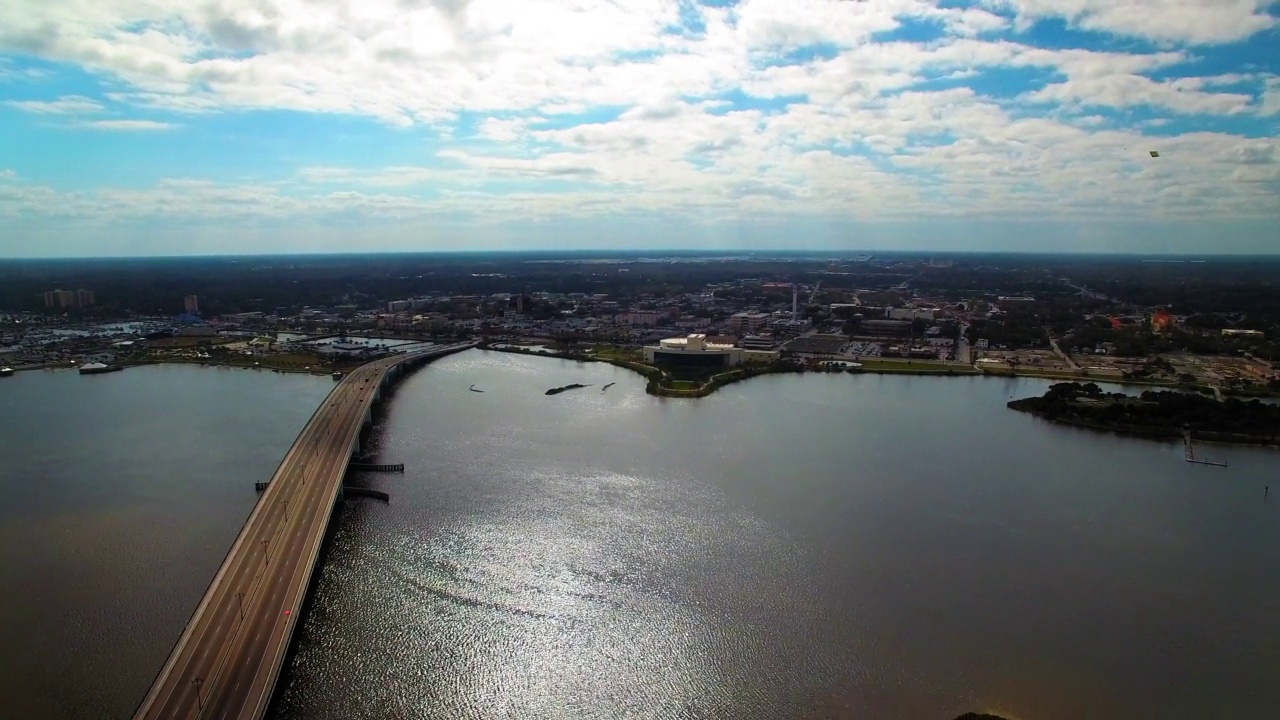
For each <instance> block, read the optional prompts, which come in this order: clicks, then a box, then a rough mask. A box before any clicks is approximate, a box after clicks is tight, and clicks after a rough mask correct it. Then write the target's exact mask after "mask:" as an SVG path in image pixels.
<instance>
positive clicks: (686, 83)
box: [0, 0, 1280, 257]
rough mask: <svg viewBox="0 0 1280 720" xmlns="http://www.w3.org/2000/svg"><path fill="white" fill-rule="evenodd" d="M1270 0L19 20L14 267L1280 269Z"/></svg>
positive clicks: (109, 15) (820, 2)
mask: <svg viewBox="0 0 1280 720" xmlns="http://www.w3.org/2000/svg"><path fill="white" fill-rule="evenodd" d="M1278 12H1280V6H1278V5H1277V4H1276V3H1274V2H1271V1H1270V0H1239V1H1237V2H1225V1H1221V0H1201V1H1199V2H1168V1H1166V0H1142V1H1138V0H1134V1H1133V2H1129V3H1125V4H1124V5H1123V6H1120V5H1117V4H1116V3H1113V2H1107V1H1105V0H985V1H983V2H972V3H960V2H945V1H941V2H933V1H924V0H867V1H866V2H834V1H831V0H791V1H790V2H781V1H778V0H742V2H728V1H719V0H717V1H716V2H712V1H711V0H704V2H692V1H684V2H659V1H658V0H636V1H635V2H607V1H605V0H581V1H580V2H576V3H563V2H552V1H550V0H548V1H547V2H522V3H518V4H515V3H505V2H498V1H497V0H493V1H486V0H471V1H469V0H398V1H392V0H387V1H386V2H359V3H356V2H340V1H338V0H333V1H331V2H322V3H311V4H306V5H304V4H303V3H298V2H271V3H265V4H264V3H256V2H248V1H247V0H244V1H241V0H228V1H225V2H217V3H207V4H203V5H199V6H196V5H193V6H190V7H187V6H185V5H184V6H181V7H176V6H175V7H166V6H164V5H163V4H158V3H149V2H136V1H134V0H104V1H102V2H93V3H90V2H66V3H59V4H58V5H57V6H48V5H47V4H43V3H38V2H23V1H19V2H15V3H9V4H6V5H4V6H3V7H0V222H4V223H5V225H6V226H7V227H8V228H9V231H8V232H6V233H5V234H4V235H3V236H2V237H0V257H85V256H113V255H187V254H191V255H216V254H246V253H298V252H348V253H350V252H366V251H370V252H404V251H458V250H545V249H565V250H578V249H599V250H654V251H657V250H662V249H670V248H682V249H693V250H737V249H743V250H775V249H795V250H801V249H812V250H841V249H847V250H855V249H859V250H870V251H876V250H881V251H884V250H907V251H916V250H918V251H938V252H949V251H1024V252H1044V251H1055V252H1056V251H1069V252H1134V253H1157V254H1187V253H1195V254H1218V253H1225V254H1233V253H1243V254H1270V253H1275V252H1280V247H1278V246H1277V238H1276V236H1275V230H1274V228H1275V227H1276V225H1277V221H1280V200H1278V198H1280V150H1278V148H1277V145H1280V143H1278V142H1277V140H1276V135H1277V131H1278V130H1280V58H1277V57H1276V55H1275V53H1274V51H1273V48H1274V47H1275V46H1276V45H1277V43H1280V33H1278V31H1277V24H1278V22H1280V17H1278V15H1277V13H1278Z"/></svg>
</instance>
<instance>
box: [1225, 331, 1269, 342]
mask: <svg viewBox="0 0 1280 720" xmlns="http://www.w3.org/2000/svg"><path fill="white" fill-rule="evenodd" d="M1222 335H1223V337H1239V338H1253V339H1255V340H1261V339H1262V338H1264V337H1266V333H1264V332H1262V331H1261V330H1240V329H1236V328H1224V329H1223V331H1222Z"/></svg>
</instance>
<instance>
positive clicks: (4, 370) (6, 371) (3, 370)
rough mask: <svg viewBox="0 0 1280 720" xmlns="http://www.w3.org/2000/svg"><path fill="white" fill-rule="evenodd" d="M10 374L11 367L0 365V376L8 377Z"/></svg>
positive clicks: (11, 373) (11, 372)
mask: <svg viewBox="0 0 1280 720" xmlns="http://www.w3.org/2000/svg"><path fill="white" fill-rule="evenodd" d="M11 375H13V368H11V367H0V377H9V376H11Z"/></svg>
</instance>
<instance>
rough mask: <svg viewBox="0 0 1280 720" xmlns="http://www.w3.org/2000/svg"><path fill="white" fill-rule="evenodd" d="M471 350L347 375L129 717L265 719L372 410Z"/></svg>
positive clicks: (374, 365) (446, 349)
mask: <svg viewBox="0 0 1280 720" xmlns="http://www.w3.org/2000/svg"><path fill="white" fill-rule="evenodd" d="M470 347H474V344H473V343H467V344H458V345H448V346H443V347H438V348H431V349H428V350H424V351H421V352H416V353H410V354H405V355H399V356H393V357H388V358H384V359H382V360H377V361H374V362H371V363H369V364H367V365H364V366H362V367H360V368H359V369H357V370H355V371H353V372H351V373H350V374H349V375H347V376H346V377H345V378H344V379H343V380H342V381H341V382H340V383H338V384H337V385H335V386H334V388H333V391H332V392H330V393H329V396H328V397H327V398H325V401H324V403H323V404H321V405H320V407H319V408H318V409H317V410H316V412H315V414H313V415H312V416H311V420H310V421H308V422H307V425H306V427H304V428H303V429H302V432H301V433H299V434H298V438H297V440H295V441H294V443H293V447H291V448H289V452H288V453H287V454H286V455H285V457H284V460H283V461H281V463H280V467H279V468H277V469H276V472H275V475H274V476H272V478H271V481H270V482H269V483H268V484H267V486H266V488H265V489H264V490H263V492H262V496H261V497H260V498H259V499H258V504H257V505H256V506H255V507H254V508H253V512H252V513H251V514H250V515H249V519H248V520H247V521H245V524H244V527H243V528H241V530H240V534H239V536H238V537H236V540H235V543H234V544H233V545H232V546H231V550H230V552H228V553H227V557H226V559H224V560H223V561H222V567H221V568H219V569H218V573H217V575H215V576H214V578H213V581H212V582H211V583H210V584H209V588H208V589H207V590H206V591H205V594H204V597H203V598H202V599H201V600H200V604H199V605H198V606H197V607H196V611H195V614H194V615H193V616H192V617H191V619H190V620H189V621H188V622H187V626H186V629H185V630H183V632H182V636H181V637H180V638H179V639H178V644H177V645H176V646H175V647H174V649H173V652H172V653H170V655H169V659H168V661H167V662H166V663H165V664H164V667H163V668H162V669H161V670H160V674H159V675H157V676H156V680H155V683H154V684H153V685H152V687H151V690H150V692H148V693H147V696H146V698H144V699H143V701H142V704H141V706H139V708H138V711H137V713H136V714H135V716H134V717H135V718H136V719H137V720H143V719H150V718H155V719H156V720H159V719H161V718H164V719H166V720H168V719H173V718H211V719H219V720H220V719H222V718H242V719H252V720H257V719H258V718H261V717H262V716H263V714H264V713H265V712H266V709H267V704H268V703H269V702H270V700H271V693H272V691H273V690H274V688H275V684H276V680H277V678H278V677H279V675H280V668H281V666H282V665H283V664H284V660H285V656H286V654H287V653H288V649H289V642H290V640H291V639H292V637H293V633H294V630H295V628H296V627H297V624H298V623H299V622H300V621H301V620H302V618H301V617H299V616H300V614H301V609H302V602H303V599H304V598H305V597H306V593H307V589H308V587H309V586H310V584H311V573H312V571H313V570H314V568H315V565H316V559H317V556H318V555H319V552H320V546H321V543H322V542H323V540H324V535H325V531H326V529H327V528H328V525H329V517H330V515H331V514H332V511H333V506H334V504H335V502H337V501H338V500H339V499H340V498H341V497H342V478H343V475H344V474H345V473H346V470H347V464H348V462H349V461H350V459H351V456H352V455H353V454H355V453H358V452H359V451H360V435H361V429H362V428H364V427H365V426H366V425H369V424H372V422H373V404H374V403H375V402H376V401H378V400H379V399H380V398H381V396H382V394H383V393H384V392H386V390H387V389H388V388H389V387H390V385H391V383H393V382H395V381H396V380H397V379H398V378H399V377H400V376H401V375H402V374H403V373H405V372H407V371H409V370H411V369H413V368H415V367H418V366H420V365H422V364H424V363H426V362H427V361H429V360H431V359H433V358H437V357H440V356H442V355H448V354H450V353H455V352H459V351H461V350H466V349H468V348H470Z"/></svg>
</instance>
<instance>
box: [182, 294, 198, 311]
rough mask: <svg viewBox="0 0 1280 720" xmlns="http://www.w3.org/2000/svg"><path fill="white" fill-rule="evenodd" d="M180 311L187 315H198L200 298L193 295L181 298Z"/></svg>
mask: <svg viewBox="0 0 1280 720" xmlns="http://www.w3.org/2000/svg"><path fill="white" fill-rule="evenodd" d="M182 311H183V312H185V313H186V314H188V315H199V314H200V298H198V297H196V296H195V295H186V296H184V297H183V298H182Z"/></svg>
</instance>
